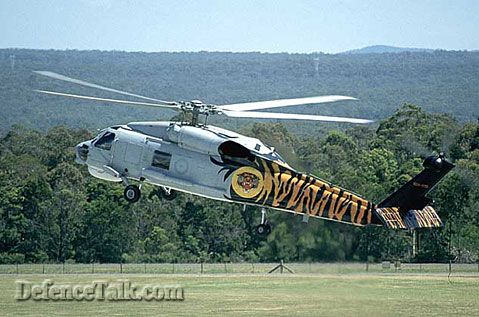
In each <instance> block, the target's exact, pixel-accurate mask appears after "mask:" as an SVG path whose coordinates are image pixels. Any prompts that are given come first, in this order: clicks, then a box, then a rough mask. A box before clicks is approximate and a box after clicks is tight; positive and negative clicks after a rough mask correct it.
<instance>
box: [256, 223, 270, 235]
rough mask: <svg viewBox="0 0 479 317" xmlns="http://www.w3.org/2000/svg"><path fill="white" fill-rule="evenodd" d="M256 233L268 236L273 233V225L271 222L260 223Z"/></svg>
mask: <svg viewBox="0 0 479 317" xmlns="http://www.w3.org/2000/svg"><path fill="white" fill-rule="evenodd" d="M256 233H257V234H258V235H260V236H267V235H268V234H270V233H271V225H270V224H269V223H264V224H260V225H258V226H257V227H256Z"/></svg>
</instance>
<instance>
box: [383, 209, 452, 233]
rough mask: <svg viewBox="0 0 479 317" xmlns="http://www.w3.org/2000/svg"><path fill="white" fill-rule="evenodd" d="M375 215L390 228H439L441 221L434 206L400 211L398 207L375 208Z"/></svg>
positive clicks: (441, 224)
mask: <svg viewBox="0 0 479 317" xmlns="http://www.w3.org/2000/svg"><path fill="white" fill-rule="evenodd" d="M375 212H376V215H377V216H378V218H379V219H381V221H382V222H383V224H384V226H385V227H387V228H390V229H415V228H439V227H442V226H443V223H442V221H441V219H440V218H439V216H438V215H437V212H436V211H435V210H434V208H432V207H430V206H426V207H424V208H423V209H419V210H414V209H413V210H409V211H407V212H400V210H399V208H398V207H390V208H376V209H375Z"/></svg>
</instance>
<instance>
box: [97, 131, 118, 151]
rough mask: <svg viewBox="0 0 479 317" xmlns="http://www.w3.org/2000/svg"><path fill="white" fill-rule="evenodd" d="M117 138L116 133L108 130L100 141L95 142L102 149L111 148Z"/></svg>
mask: <svg viewBox="0 0 479 317" xmlns="http://www.w3.org/2000/svg"><path fill="white" fill-rule="evenodd" d="M114 140H115V133H111V132H106V133H105V134H104V135H103V136H102V137H101V138H100V139H98V141H96V142H95V146H96V147H97V148H100V149H102V150H107V151H110V150H111V145H112V144H113V141H114Z"/></svg>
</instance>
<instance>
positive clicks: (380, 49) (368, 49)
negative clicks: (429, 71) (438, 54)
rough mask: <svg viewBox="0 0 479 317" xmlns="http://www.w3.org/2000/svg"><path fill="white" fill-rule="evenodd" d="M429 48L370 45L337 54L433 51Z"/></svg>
mask: <svg viewBox="0 0 479 317" xmlns="http://www.w3.org/2000/svg"><path fill="white" fill-rule="evenodd" d="M433 51H434V50H433V49H429V48H414V47H396V46H388V45H372V46H366V47H363V48H359V49H355V50H350V51H345V52H341V53H339V54H372V53H403V52H433Z"/></svg>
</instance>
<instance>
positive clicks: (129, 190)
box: [123, 185, 141, 203]
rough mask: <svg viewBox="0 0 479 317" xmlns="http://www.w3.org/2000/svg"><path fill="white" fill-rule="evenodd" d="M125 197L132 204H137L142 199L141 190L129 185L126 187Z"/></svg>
mask: <svg viewBox="0 0 479 317" xmlns="http://www.w3.org/2000/svg"><path fill="white" fill-rule="evenodd" d="M123 196H124V197H125V199H126V200H127V201H128V202H130V203H136V202H137V201H138V200H139V199H140V197H141V191H140V188H139V187H138V186H136V185H128V186H126V187H125V191H124V192H123Z"/></svg>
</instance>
